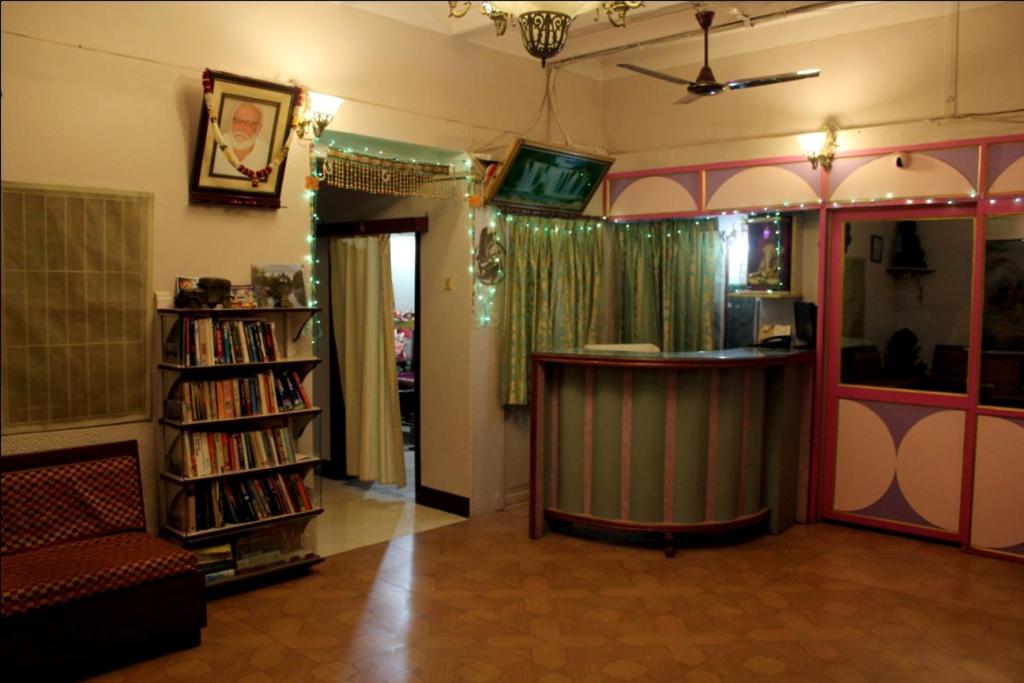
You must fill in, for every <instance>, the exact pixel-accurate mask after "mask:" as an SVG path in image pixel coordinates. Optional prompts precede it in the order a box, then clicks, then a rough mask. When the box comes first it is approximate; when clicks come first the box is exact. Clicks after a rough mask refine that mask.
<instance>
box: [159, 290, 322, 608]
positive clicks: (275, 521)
mask: <svg viewBox="0 0 1024 683" xmlns="http://www.w3.org/2000/svg"><path fill="white" fill-rule="evenodd" d="M157 312H158V314H159V318H160V334H161V340H162V361H161V362H159V363H158V364H157V367H158V369H159V371H160V377H161V398H162V404H161V405H162V407H163V411H162V416H161V418H160V420H159V425H160V435H161V440H160V443H161V448H162V452H163V465H162V468H161V473H160V481H161V487H160V488H161V494H162V520H161V521H162V527H161V530H162V534H163V535H164V536H165V537H167V538H169V539H171V540H173V541H175V542H178V543H181V544H182V545H184V546H185V547H188V548H190V549H192V550H193V551H194V552H195V553H196V555H197V556H198V557H199V565H200V568H201V569H202V571H203V572H204V574H205V575H206V582H207V587H208V588H210V589H214V588H221V587H223V586H227V585H230V584H238V583H239V582H242V581H247V580H249V579H253V578H256V577H267V576H269V575H272V574H277V573H282V572H285V571H293V570H299V569H305V568H308V567H310V566H312V565H314V564H316V563H318V562H320V561H322V558H321V557H320V556H319V555H317V553H316V543H315V529H314V528H313V525H310V524H309V522H310V520H312V519H314V518H315V517H316V516H317V515H319V514H320V513H321V512H323V509H322V508H321V507H320V496H319V491H318V487H317V485H316V478H315V476H314V468H315V466H316V464H317V462H318V458H317V457H316V456H315V455H312V454H308V453H303V452H300V450H299V449H298V448H297V445H296V443H297V441H298V440H299V438H300V437H301V435H302V433H303V431H304V430H305V428H306V426H307V425H308V424H309V422H310V421H311V420H312V419H313V418H314V417H315V416H317V415H318V414H319V413H320V409H319V408H318V407H316V406H315V405H313V403H312V401H311V400H310V395H309V391H308V390H307V388H306V387H305V386H304V380H305V378H306V376H307V375H308V374H309V372H310V371H311V370H312V369H313V368H314V367H315V366H316V365H317V364H318V363H319V362H320V360H319V359H318V358H315V357H313V356H311V355H298V354H296V355H292V354H291V350H292V348H293V347H294V346H296V344H295V342H296V341H297V340H298V339H299V337H300V336H301V332H302V329H303V328H304V326H305V325H306V324H307V323H308V322H309V321H310V320H311V319H312V316H313V315H315V314H316V313H317V312H319V309H317V308H227V309H224V308H215V309H202V308H189V309H174V308H160V309H158V311H157Z"/></svg>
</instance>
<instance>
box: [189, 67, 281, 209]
mask: <svg viewBox="0 0 1024 683" xmlns="http://www.w3.org/2000/svg"><path fill="white" fill-rule="evenodd" d="M203 81H204V85H203V87H204V103H203V105H202V107H200V112H199V129H198V132H197V134H196V149H195V155H194V157H193V160H192V177H191V180H190V183H189V202H190V203H192V204H211V203H212V204H233V205H239V206H253V207H263V208H271V209H279V208H281V184H282V182H283V180H284V167H285V160H286V158H287V153H288V145H289V144H290V143H291V135H290V133H291V130H292V118H293V116H294V111H295V108H296V104H297V102H298V101H299V93H300V89H299V88H298V86H292V85H282V84H280V83H272V82H269V81H258V80H256V79H253V78H246V77H244V76H235V75H234V74H229V73H224V72H220V71H209V70H208V71H206V72H204V73H203ZM207 89H208V91H209V97H206V92H207ZM207 103H212V108H213V109H212V111H210V110H208V104H207ZM215 126H217V127H218V128H217V130H214V127H215ZM240 169H242V170H240ZM243 170H247V172H244V173H243Z"/></svg>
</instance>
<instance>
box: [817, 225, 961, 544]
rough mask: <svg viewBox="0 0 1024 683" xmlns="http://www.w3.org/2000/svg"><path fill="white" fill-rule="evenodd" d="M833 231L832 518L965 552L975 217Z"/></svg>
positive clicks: (829, 500)
mask: <svg viewBox="0 0 1024 683" xmlns="http://www.w3.org/2000/svg"><path fill="white" fill-rule="evenodd" d="M830 230H831V240H830V245H831V253H830V254H829V259H830V264H829V274H830V283H829V292H830V294H829V305H828V317H827V325H828V330H829V335H828V342H827V346H826V361H827V365H826V366H827V382H826V405H825V410H826V487H827V490H826V510H825V516H826V517H830V518H833V519H840V520H844V521H854V522H858V523H862V524H866V525H869V526H877V527H881V528H887V529H892V530H899V531H908V532H912V533H915V534H919V535H923V536H929V537H934V538H941V539H948V540H958V539H959V538H960V531H961V501H962V491H963V488H964V487H963V481H964V478H963V473H964V453H965V444H966V443H968V441H969V440H970V439H972V438H973V434H972V433H970V432H972V431H973V427H971V426H969V425H971V424H973V422H970V420H973V413H972V406H973V405H974V398H975V396H976V394H974V395H972V393H971V391H970V387H971V386H972V380H971V377H970V372H969V369H970V367H971V366H970V362H969V358H970V343H971V329H972V327H971V326H972V320H973V319H974V316H973V310H972V302H973V298H972V292H973V281H974V280H973V278H974V263H975V258H974V247H975V244H977V243H978V232H977V227H976V221H975V211H974V209H973V207H972V208H966V207H965V208H950V207H943V208H941V209H935V210H930V211H929V210H922V209H921V208H919V207H917V208H915V210H914V212H913V214H912V215H911V214H909V213H908V212H905V211H899V210H878V211H863V212H835V213H834V214H833V216H832V223H831V225H830ZM974 384H975V385H976V382H975V383H974Z"/></svg>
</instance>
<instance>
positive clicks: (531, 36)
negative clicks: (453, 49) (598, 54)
mask: <svg viewBox="0 0 1024 683" xmlns="http://www.w3.org/2000/svg"><path fill="white" fill-rule="evenodd" d="M472 5H473V3H472V2H468V1H467V0H448V16H449V17H454V18H456V19H459V18H462V17H464V16H466V14H467V13H468V12H469V10H470V7H471V6H472ZM643 6H644V3H643V2H642V1H641V2H623V1H622V0H618V1H617V2H498V1H495V2H483V3H481V4H480V12H481V13H482V14H483V15H484V16H486V17H487V18H488V19H490V20H491V21H493V22H494V28H495V31H496V32H497V34H498V35H499V36H503V35H505V31H506V30H508V24H509V21H516V22H518V24H519V33H520V34H521V36H522V38H523V47H524V48H525V49H526V51H527V53H529V54H530V55H531V56H533V57H536V58H537V59H539V60H540V65H541V66H542V67H544V66H546V65H547V60H548V59H550V58H552V57H554V56H555V55H557V54H558V53H559V52H561V51H562V48H563V47H565V39H566V38H567V37H568V36H569V27H570V26H572V22H573V20H574V19H575V18H576V17H577V16H579V15H581V14H583V13H584V12H589V11H590V10H596V12H595V21H596V20H597V19H599V18H600V16H601V13H602V12H604V14H605V16H606V17H607V18H608V22H609V23H610V24H611V25H612V26H615V27H617V28H622V27H624V26H625V25H626V13H627V12H629V10H631V9H637V8H639V7H643Z"/></svg>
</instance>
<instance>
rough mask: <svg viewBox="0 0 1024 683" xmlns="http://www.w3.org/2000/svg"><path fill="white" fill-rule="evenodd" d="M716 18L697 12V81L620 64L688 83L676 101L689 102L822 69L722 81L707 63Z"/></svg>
mask: <svg viewBox="0 0 1024 683" xmlns="http://www.w3.org/2000/svg"><path fill="white" fill-rule="evenodd" d="M714 20H715V13H714V12H712V11H711V10H701V11H699V12H697V23H698V24H700V27H701V28H702V29H704V66H703V67H701V70H700V73H699V74H697V80H696V81H688V80H686V79H685V78H678V77H676V76H672V75H669V74H664V73H661V72H660V71H654V70H653V69H647V68H645V67H642V66H637V65H635V64H619V66H620V67H622V68H623V69H629V70H630V71H635V72H637V73H639V74H643V75H645V76H653V77H654V78H660V79H661V80H663V81H668V82H669V83H675V84H676V85H685V86H686V90H687V91H688V92H687V94H686V95H684V96H683V97H682V99H680V100H678V101H677V102H676V104H688V103H690V102H693V101H694V100H697V99H699V98H701V97H706V96H709V95H717V94H718V93H720V92H723V91H725V90H742V89H744V88H755V87H757V86H759V85H772V84H773V83H785V82H786V81H798V80H800V79H802V78H816V77H817V76H818V75H819V74H820V73H821V70H819V69H801V70H800V71H791V72H789V73H784V74H773V75H771V76H757V77H755V78H741V79H739V80H735V81H726V82H725V83H719V82H718V81H717V80H715V74H713V73H712V72H711V67H710V66H708V29H710V28H711V23H712V22H713V21H714Z"/></svg>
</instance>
